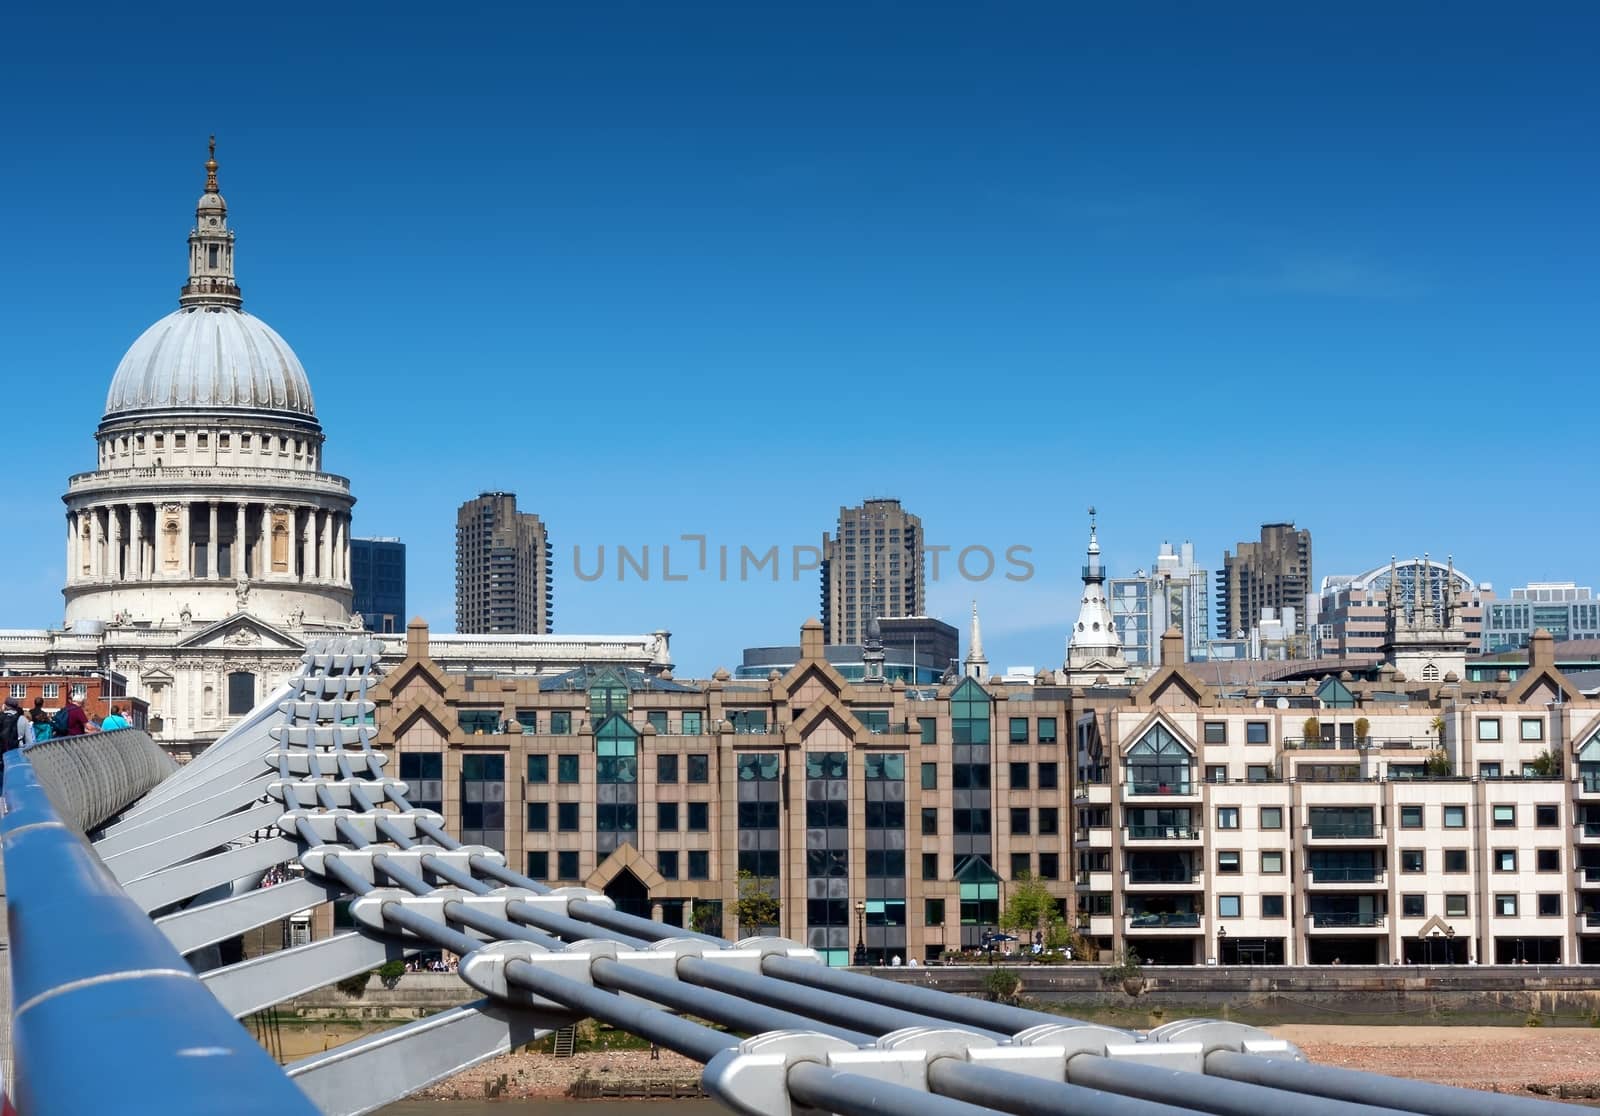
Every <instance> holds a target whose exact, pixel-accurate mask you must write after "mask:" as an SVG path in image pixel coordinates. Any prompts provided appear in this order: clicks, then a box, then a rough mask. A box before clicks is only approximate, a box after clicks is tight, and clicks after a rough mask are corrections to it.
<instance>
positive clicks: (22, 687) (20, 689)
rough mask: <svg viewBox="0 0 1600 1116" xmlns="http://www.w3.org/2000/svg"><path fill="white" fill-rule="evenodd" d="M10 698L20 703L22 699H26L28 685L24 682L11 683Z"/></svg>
mask: <svg viewBox="0 0 1600 1116" xmlns="http://www.w3.org/2000/svg"><path fill="white" fill-rule="evenodd" d="M10 696H11V697H12V698H13V699H15V700H17V701H22V700H23V699H24V698H26V697H27V696H28V684H27V683H26V682H13V683H11V695H10Z"/></svg>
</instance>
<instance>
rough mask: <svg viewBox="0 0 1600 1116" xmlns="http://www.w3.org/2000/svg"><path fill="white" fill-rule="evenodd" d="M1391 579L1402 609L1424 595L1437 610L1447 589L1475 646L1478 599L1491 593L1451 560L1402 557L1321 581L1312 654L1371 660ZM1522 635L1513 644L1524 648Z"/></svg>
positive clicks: (1378, 645)
mask: <svg viewBox="0 0 1600 1116" xmlns="http://www.w3.org/2000/svg"><path fill="white" fill-rule="evenodd" d="M1391 577H1395V578H1398V580H1399V582H1400V598H1401V600H1402V601H1403V602H1404V604H1405V607H1406V608H1407V609H1412V608H1415V607H1416V602H1417V599H1418V594H1419V593H1424V594H1425V595H1426V597H1427V599H1428V600H1429V601H1430V602H1432V607H1433V608H1435V609H1438V608H1440V607H1442V606H1443V604H1444V599H1445V596H1446V593H1447V591H1449V592H1453V593H1454V595H1455V598H1456V600H1457V602H1458V604H1459V606H1460V608H1459V616H1460V621H1461V628H1462V630H1463V631H1464V632H1465V633H1466V635H1467V638H1468V641H1469V642H1470V644H1471V645H1472V646H1473V647H1474V648H1476V647H1477V646H1478V643H1479V639H1480V636H1481V633H1482V630H1483V614H1484V603H1483V602H1484V601H1485V600H1486V599H1487V598H1489V597H1492V596H1493V594H1494V590H1493V587H1492V586H1490V584H1489V583H1488V582H1482V583H1479V582H1475V581H1473V580H1472V578H1471V577H1469V576H1467V575H1466V574H1464V573H1462V572H1461V571H1459V570H1457V569H1456V568H1455V562H1454V560H1453V559H1451V560H1448V561H1445V562H1436V561H1433V560H1432V559H1430V558H1427V557H1422V558H1408V559H1406V560H1404V561H1400V562H1395V561H1390V562H1385V563H1384V564H1383V565H1381V566H1374V567H1373V568H1372V569H1370V570H1368V571H1367V572H1366V573H1363V574H1357V575H1355V576H1351V575H1349V574H1335V575H1332V576H1329V577H1325V578H1323V579H1322V585H1321V588H1320V591H1319V592H1318V594H1317V597H1316V598H1315V601H1314V611H1313V614H1312V616H1311V631H1312V633H1313V634H1314V636H1315V641H1314V642H1315V647H1314V650H1315V651H1316V652H1317V653H1318V654H1320V655H1323V656H1325V657H1329V658H1355V659H1359V658H1366V657H1375V656H1377V655H1379V654H1380V653H1381V652H1382V650H1383V642H1384V638H1385V631H1386V629H1385V625H1386V623H1387V617H1388V607H1389V600H1390V594H1389V588H1390V579H1391ZM1529 634H1530V635H1531V634H1532V629H1529ZM1526 644H1527V639H1526V637H1524V638H1523V640H1522V642H1521V643H1519V644H1517V646H1519V647H1520V646H1525V645H1526Z"/></svg>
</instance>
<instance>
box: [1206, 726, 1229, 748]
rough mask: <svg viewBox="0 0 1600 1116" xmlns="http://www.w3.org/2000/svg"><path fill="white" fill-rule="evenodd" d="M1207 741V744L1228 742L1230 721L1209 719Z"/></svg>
mask: <svg viewBox="0 0 1600 1116" xmlns="http://www.w3.org/2000/svg"><path fill="white" fill-rule="evenodd" d="M1205 742H1206V743H1207V744H1226V743H1227V742H1228V722H1227V721H1207V722H1206V727H1205Z"/></svg>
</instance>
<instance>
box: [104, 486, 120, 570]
mask: <svg viewBox="0 0 1600 1116" xmlns="http://www.w3.org/2000/svg"><path fill="white" fill-rule="evenodd" d="M106 515H107V516H108V517H110V519H111V549H110V551H109V556H110V558H111V580H112V581H121V580H122V513H121V512H120V511H119V510H118V508H117V505H115V504H112V505H111V506H110V507H108V508H107V509H106Z"/></svg>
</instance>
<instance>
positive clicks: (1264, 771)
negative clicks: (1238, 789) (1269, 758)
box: [1244, 763, 1272, 783]
mask: <svg viewBox="0 0 1600 1116" xmlns="http://www.w3.org/2000/svg"><path fill="white" fill-rule="evenodd" d="M1244 781H1245V782H1247V783H1270V782H1272V768H1271V767H1269V766H1268V765H1266V764H1264V763H1251V764H1246V765H1245V769H1244Z"/></svg>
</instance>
